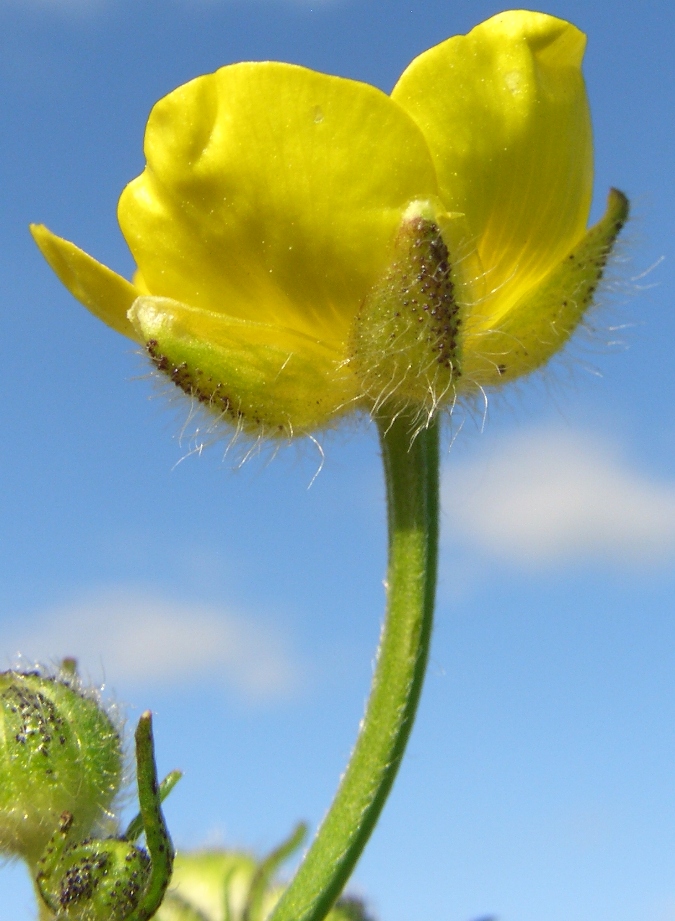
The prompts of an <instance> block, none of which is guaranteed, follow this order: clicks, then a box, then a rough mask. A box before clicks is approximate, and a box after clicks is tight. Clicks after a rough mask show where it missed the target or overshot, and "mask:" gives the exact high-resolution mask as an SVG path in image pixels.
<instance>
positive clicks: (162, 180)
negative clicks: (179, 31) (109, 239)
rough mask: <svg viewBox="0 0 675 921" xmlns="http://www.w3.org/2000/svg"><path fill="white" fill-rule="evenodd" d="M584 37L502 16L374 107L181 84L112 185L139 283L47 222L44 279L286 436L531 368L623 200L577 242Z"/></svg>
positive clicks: (321, 88)
mask: <svg viewBox="0 0 675 921" xmlns="http://www.w3.org/2000/svg"><path fill="white" fill-rule="evenodd" d="M584 47H585V37H584V35H583V34H582V33H581V32H579V30H578V29H576V28H575V27H574V26H572V25H570V24H569V23H566V22H563V21H561V20H559V19H555V18H553V17H551V16H547V15H544V14H540V13H532V12H526V11H522V10H521V11H512V12H507V13H501V14H499V15H497V16H495V17H493V18H492V19H490V20H488V21H487V22H484V23H482V24H481V25H479V26H477V27H476V28H475V29H473V30H472V31H471V32H470V33H469V34H468V35H464V36H456V37H454V38H450V39H448V40H447V41H445V42H443V43H442V44H440V45H438V46H436V47H435V48H432V49H430V50H429V51H427V52H425V53H424V54H422V55H420V56H419V57H418V58H416V59H415V60H414V61H413V62H412V63H411V64H410V66H409V67H408V68H407V70H406V71H405V72H404V73H403V75H402V76H401V78H400V80H399V81H398V83H397V84H396V86H395V88H394V90H393V92H392V94H391V95H390V96H387V95H385V94H384V93H382V92H380V91H379V90H378V89H376V88H374V87H372V86H368V85H366V84H363V83H358V82H355V81H352V80H345V79H341V78H338V77H333V76H327V75H324V74H320V73H315V72H313V71H311V70H307V69H305V68H302V67H297V66H293V65H290V64H280V63H270V62H267V63H243V64H234V65H231V66H228V67H223V68H222V69H221V70H218V71H217V72H216V73H213V74H209V75H207V76H202V77H198V78H197V79H195V80H192V81H191V82H190V83H187V84H186V85H184V86H181V87H179V88H178V89H177V90H175V91H174V92H172V93H170V94H169V95H168V96H166V97H165V98H164V99H162V100H160V101H159V102H158V103H157V104H156V105H155V107H154V109H153V110H152V113H151V115H150V118H149V121H148V126H147V131H146V136H145V155H146V159H147V166H146V168H145V170H144V172H143V173H142V175H141V176H139V177H138V178H137V179H135V180H134V181H133V182H131V183H130V184H129V185H128V186H127V188H126V189H125V190H124V192H123V193H122V196H121V199H120V203H119V212H118V216H119V222H120V226H121V228H122V232H123V234H124V236H125V238H126V240H127V242H128V244H129V246H130V248H131V251H132V254H133V256H134V258H135V260H136V263H137V266H138V271H137V273H136V275H135V276H134V279H133V282H129V281H126V280H125V279H124V278H122V277H121V276H119V275H117V274H116V273H115V272H113V271H111V270H110V269H108V268H106V267H104V266H103V265H101V264H100V263H98V262H96V261H95V260H94V259H93V258H92V257H91V256H88V255H87V254H86V253H84V252H83V251H82V250H80V249H78V248H77V247H76V246H74V245H73V244H72V243H69V242H67V241H65V240H62V239H60V238H59V237H56V236H54V235H53V234H52V233H50V231H49V230H47V229H46V228H45V227H43V226H33V228H32V231H33V235H34V237H35V239H36V241H37V243H38V246H39V247H40V249H41V250H42V253H43V255H44V256H45V258H46V259H47V261H48V262H49V264H50V265H51V267H52V268H53V269H54V271H55V272H56V273H57V275H58V276H59V278H60V279H61V281H62V282H63V283H64V284H65V285H66V287H67V288H68V289H69V290H70V291H71V292H72V294H73V295H74V296H75V297H76V298H78V299H79V300H80V301H81V302H82V303H83V304H85V306H87V307H88V308H89V309H90V310H91V311H92V312H93V313H94V314H96V315H97V316H98V317H100V319H102V320H103V321H104V322H105V323H107V324H108V325H110V326H112V327H113V328H114V329H116V330H117V331H118V332H120V333H122V334H123V335H125V336H128V337H129V338H131V339H133V340H135V341H136V342H138V343H140V344H141V345H142V346H143V347H144V348H145V349H146V350H147V352H148V354H149V355H150V357H151V359H152V360H153V362H154V364H155V365H156V367H157V368H158V369H159V370H160V371H163V372H165V373H166V374H167V375H168V376H169V377H170V379H171V380H172V381H173V382H174V383H175V384H177V385H178V386H179V387H181V388H182V389H183V390H184V391H185V392H186V393H188V394H189V395H191V396H192V397H193V398H194V399H196V400H198V401H200V402H201V403H203V404H205V405H206V406H208V407H209V408H210V409H211V410H213V411H214V412H215V413H217V414H219V415H222V416H223V417H224V418H226V419H230V420H232V421H233V422H235V424H237V425H238V426H239V427H241V428H243V429H244V430H245V431H248V432H252V433H262V434H265V435H278V434H280V435H284V436H287V437H288V436H290V435H293V434H298V433H305V432H309V431H312V430H313V429H316V428H318V427H321V426H324V425H327V424H331V423H333V422H334V421H336V420H337V419H339V418H340V417H341V416H342V415H343V414H345V413H347V412H349V411H352V410H354V409H362V410H365V411H370V412H373V411H377V409H378V407H380V406H383V405H385V404H386V405H388V406H392V407H394V409H395V408H396V407H407V408H410V407H413V408H414V409H415V410H416V411H417V413H418V415H419V417H420V419H422V420H424V419H425V418H429V417H430V416H431V415H432V414H433V413H434V412H435V410H436V409H437V408H438V407H442V406H443V405H451V404H452V402H453V401H454V400H455V398H456V396H457V395H458V394H460V395H461V394H462V393H469V392H471V391H475V390H476V389H477V388H479V387H486V386H491V385H500V384H502V383H503V382H504V381H508V380H511V379H513V378H514V377H517V376H519V375H522V374H525V373H527V372H529V371H532V370H533V369H535V368H537V367H539V366H540V365H542V364H543V363H545V362H546V361H547V360H548V359H549V358H550V357H551V356H552V355H553V354H554V353H555V352H556V351H557V350H558V349H559V348H560V347H561V346H562V345H563V344H564V342H565V341H566V340H567V339H568V338H569V336H570V335H571V333H572V332H573V331H574V329H575V328H576V326H577V325H578V323H579V321H580V319H581V318H582V316H583V314H584V312H585V311H586V309H587V308H588V306H589V304H590V303H591V301H592V298H593V293H594V290H595V287H596V285H597V283H598V281H599V280H600V277H601V274H602V271H603V268H604V264H605V261H606V259H607V256H608V254H609V252H610V250H611V247H612V244H613V242H614V240H615V238H616V235H617V233H618V231H619V230H620V228H621V226H622V224H623V222H624V220H625V218H626V216H627V210H628V206H627V202H626V199H625V198H624V196H623V195H621V193H619V192H616V191H612V192H611V193H610V196H609V203H608V208H607V213H606V215H605V217H604V218H603V219H602V220H601V221H600V222H599V223H598V224H597V225H596V226H595V227H593V228H591V229H590V230H589V231H587V229H586V228H587V221H588V214H589V208H590V201H591V193H592V138H591V126H590V118H589V111H588V103H587V99H586V93H585V89H584V83H583V77H582V75H581V60H582V56H583V52H584Z"/></svg>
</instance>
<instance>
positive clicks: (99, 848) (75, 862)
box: [36, 812, 150, 921]
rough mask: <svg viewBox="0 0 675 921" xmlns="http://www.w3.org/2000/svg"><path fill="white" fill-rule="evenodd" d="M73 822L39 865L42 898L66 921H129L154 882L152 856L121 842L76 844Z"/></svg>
mask: <svg viewBox="0 0 675 921" xmlns="http://www.w3.org/2000/svg"><path fill="white" fill-rule="evenodd" d="M72 822H73V816H72V815H71V814H70V813H68V812H66V813H64V814H63V816H62V817H61V823H60V827H59V829H58V830H57V831H56V832H55V834H54V835H53V837H52V838H51V840H50V842H49V844H48V846H47V848H46V850H45V853H44V854H43V856H42V857H41V858H40V860H39V861H38V865H37V866H38V873H37V878H36V882H37V885H38V888H39V890H40V894H41V896H42V898H43V899H44V901H45V903H46V904H47V905H48V906H49V908H50V909H51V910H52V911H53V912H54V914H55V915H56V916H57V917H58V918H63V919H64V921H65V919H67V921H126V919H127V918H129V917H130V916H131V914H132V912H133V911H134V909H135V908H136V907H137V906H138V904H139V902H140V899H141V896H142V895H143V893H144V891H145V888H146V885H147V883H148V880H149V878H150V858H149V857H148V855H147V853H146V852H145V851H144V850H143V849H142V848H139V847H136V846H135V845H133V844H131V843H130V842H128V841H125V840H122V839H118V838H105V839H103V840H96V839H85V840H84V841H81V842H80V841H71V840H70V836H69V832H70V828H71V826H72Z"/></svg>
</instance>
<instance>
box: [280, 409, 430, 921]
mask: <svg viewBox="0 0 675 921" xmlns="http://www.w3.org/2000/svg"><path fill="white" fill-rule="evenodd" d="M378 426H379V430H380V441H381V445H382V458H383V462H384V471H385V478H386V484H387V508H388V525H389V563H388V570H387V613H386V617H385V622H384V626H383V628H382V634H381V637H380V646H379V649H378V654H377V665H376V669H375V674H374V676H373V683H372V687H371V692H370V698H369V700H368V705H367V708H366V713H365V716H364V719H363V722H362V724H361V730H360V732H359V736H358V739H357V741H356V745H355V747H354V751H353V752H352V756H351V759H350V761H349V764H348V766H347V770H346V772H345V774H344V776H343V778H342V781H341V783H340V786H339V787H338V791H337V793H336V795H335V799H334V800H333V804H332V806H331V808H330V810H329V812H328V814H327V816H326V818H325V819H324V821H323V823H322V825H321V827H320V828H319V830H318V832H317V834H316V837H315V839H314V841H313V843H312V846H311V847H310V849H309V851H308V852H307V854H306V856H305V859H304V861H303V862H302V864H301V865H300V868H299V869H298V872H297V873H296V875H295V877H294V878H293V880H292V881H291V883H290V885H289V887H288V888H287V890H286V891H285V893H284V894H283V896H282V898H281V899H280V901H279V903H278V904H277V906H276V908H275V910H274V912H273V913H272V915H271V916H270V921H321V919H322V918H324V917H325V915H326V914H327V913H328V911H329V910H330V908H331V906H332V905H333V903H334V902H335V900H336V899H337V898H338V896H339V895H340V893H341V892H342V889H343V887H344V885H345V883H346V882H347V880H348V878H349V876H350V874H351V872H352V870H353V869H354V866H355V864H356V862H357V860H358V858H359V856H360V854H361V852H362V850H363V848H364V847H365V845H366V842H367V841H368V838H369V837H370V834H371V832H372V831H373V828H374V827H375V825H376V823H377V820H378V818H379V815H380V812H381V811H382V807H383V806H384V803H385V801H386V799H387V796H388V794H389V791H390V790H391V787H392V784H393V782H394V779H395V777H396V773H397V771H398V768H399V765H400V763H401V759H402V758H403V753H404V751H405V747H406V743H407V741H408V737H409V735H410V730H411V729H412V725H413V721H414V718H415V712H416V710H417V704H418V702H419V698H420V693H421V690H422V683H423V680H424V673H425V670H426V664H427V658H428V652H429V643H430V639H431V627H432V620H433V608H434V596H435V588H436V562H437V554H438V467H439V455H438V421H437V420H434V421H432V423H431V424H430V425H429V427H428V428H427V429H424V430H422V431H421V432H419V434H418V435H417V437H416V438H415V439H414V441H412V443H411V437H412V436H411V423H410V420H409V419H408V418H405V417H398V418H396V419H394V420H393V421H392V420H391V419H382V420H380V421H378Z"/></svg>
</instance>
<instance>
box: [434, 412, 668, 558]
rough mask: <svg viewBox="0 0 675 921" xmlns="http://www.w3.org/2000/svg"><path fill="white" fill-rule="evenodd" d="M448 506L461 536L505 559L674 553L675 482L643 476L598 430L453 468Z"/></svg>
mask: <svg viewBox="0 0 675 921" xmlns="http://www.w3.org/2000/svg"><path fill="white" fill-rule="evenodd" d="M443 503H444V509H445V511H446V513H447V517H446V525H447V528H448V530H449V531H451V532H452V533H453V539H454V538H456V537H457V536H459V537H460V538H464V539H465V540H466V541H468V542H469V543H470V544H471V545H472V546H473V547H474V548H475V549H479V550H481V551H483V552H484V553H487V554H489V555H490V556H492V557H497V558H500V559H503V560H505V561H511V562H515V563H519V564H542V563H552V562H558V561H570V560H585V559H589V558H590V559H596V560H597V559H604V560H608V561H610V562H612V561H613V562H617V563H622V564H623V563H629V564H630V563H632V564H644V563H658V562H663V561H665V560H669V559H672V558H673V557H675V483H672V482H663V481H657V480H655V479H652V478H650V477H648V476H646V475H644V474H643V473H641V472H640V471H638V470H636V469H634V468H633V467H632V466H631V465H630V464H629V463H628V462H626V461H625V460H624V459H623V458H622V457H621V456H620V454H619V452H617V451H616V450H615V449H613V448H612V447H610V446H609V445H607V444H603V443H602V442H601V441H600V440H598V439H596V438H594V437H592V436H589V435H584V434H573V433H570V432H562V431H555V430H545V431H535V432H529V433H527V434H524V435H520V436H518V437H515V438H511V439H508V440H505V441H504V442H503V443H502V444H500V445H499V446H498V447H497V448H495V449H493V450H492V451H491V452H489V456H487V457H485V458H483V459H481V460H480V461H478V462H474V463H471V464H465V465H463V466H462V465H453V466H452V467H451V468H450V469H448V470H447V471H446V473H445V476H444V481H443Z"/></svg>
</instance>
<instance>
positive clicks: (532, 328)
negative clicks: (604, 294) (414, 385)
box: [464, 189, 629, 387]
mask: <svg viewBox="0 0 675 921" xmlns="http://www.w3.org/2000/svg"><path fill="white" fill-rule="evenodd" d="M628 212H629V204H628V199H627V198H626V196H625V195H624V194H623V193H622V192H619V191H618V190H617V189H611V190H610V193H609V196H608V199H607V209H606V211H605V214H604V216H603V217H602V218H601V220H600V221H598V223H597V224H595V225H594V226H593V227H591V229H590V230H588V231H587V232H586V234H585V235H584V237H583V238H582V239H581V241H580V242H579V243H578V244H577V245H576V246H575V247H574V249H572V250H571V252H569V253H568V254H567V256H565V258H564V259H563V260H562V261H561V262H560V263H559V264H558V265H557V266H556V267H555V268H554V269H553V271H552V272H550V273H549V275H547V276H546V278H544V279H543V280H542V281H541V282H540V283H539V284H537V285H535V286H534V288H533V289H532V290H531V291H529V292H528V293H527V294H526V295H525V296H524V297H522V298H521V299H520V300H519V301H517V302H516V303H515V304H514V305H512V306H511V307H509V308H508V309H507V310H506V312H505V313H504V314H503V316H501V317H500V318H498V319H494V320H493V321H492V322H490V323H488V324H486V321H485V320H484V319H483V318H482V317H481V312H480V310H479V309H475V310H474V311H473V312H472V315H471V319H470V321H468V322H467V328H466V330H465V337H466V348H465V356H466V360H465V363H464V371H465V375H466V379H467V382H471V383H473V384H474V385H480V386H481V387H485V386H490V385H494V384H501V383H505V382H506V381H509V380H512V379H513V378H516V377H520V376H521V375H523V374H528V373H529V372H531V371H534V370H535V369H536V368H539V367H540V366H542V365H544V364H546V362H547V361H548V360H549V359H550V358H551V357H552V356H553V355H554V354H555V353H556V352H558V351H559V350H560V349H561V348H562V346H563V345H565V343H566V342H567V340H568V339H569V338H570V336H571V335H572V334H573V333H574V331H575V330H576V329H577V327H578V326H579V323H580V322H581V320H582V318H583V317H584V315H585V314H586V313H587V311H588V309H589V308H590V307H591V305H592V303H593V297H594V295H595V291H596V288H597V286H598V284H599V283H600V280H601V278H602V275H603V272H604V269H605V266H606V264H607V260H608V258H609V256H610V254H611V252H612V249H613V247H614V244H615V242H616V238H617V236H618V234H619V232H620V230H621V228H622V227H623V225H624V224H625V222H626V220H627V218H628Z"/></svg>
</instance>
